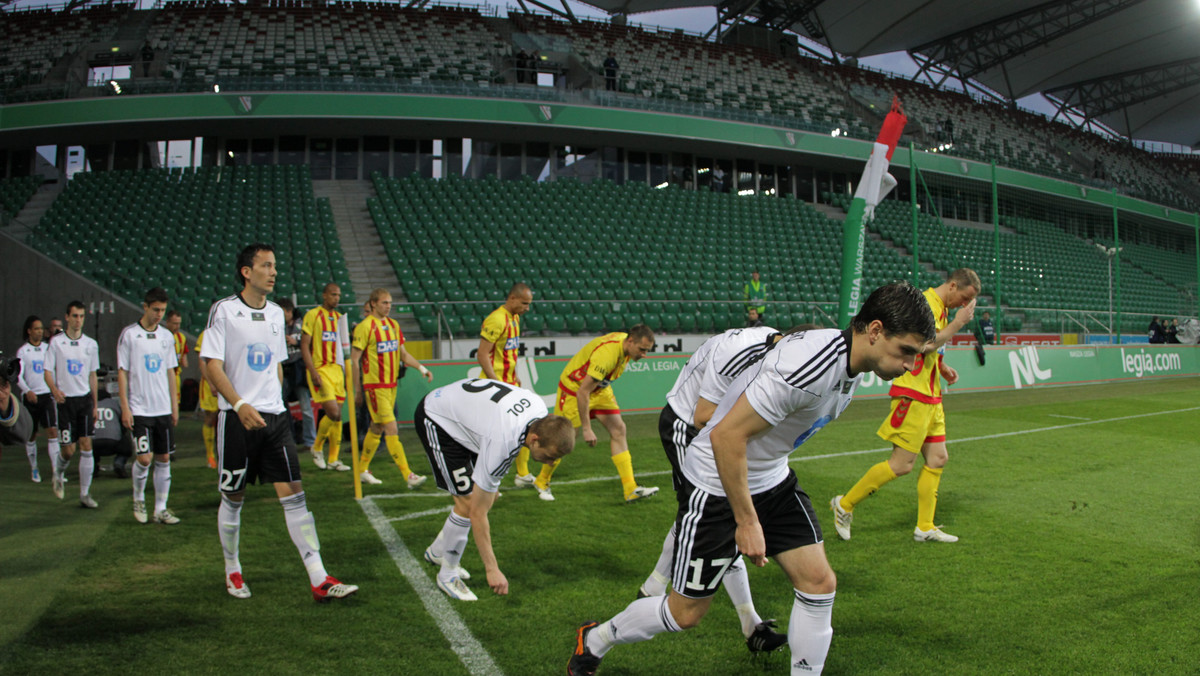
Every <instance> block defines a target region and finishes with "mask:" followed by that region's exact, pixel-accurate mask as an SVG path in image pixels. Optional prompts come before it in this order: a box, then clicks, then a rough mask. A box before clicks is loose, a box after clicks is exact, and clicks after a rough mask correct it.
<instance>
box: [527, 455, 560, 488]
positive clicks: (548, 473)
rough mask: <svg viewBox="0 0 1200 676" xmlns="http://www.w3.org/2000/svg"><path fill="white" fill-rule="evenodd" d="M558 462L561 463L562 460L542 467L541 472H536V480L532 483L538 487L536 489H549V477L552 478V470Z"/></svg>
mask: <svg viewBox="0 0 1200 676" xmlns="http://www.w3.org/2000/svg"><path fill="white" fill-rule="evenodd" d="M560 462H562V458H559V459H558V460H555V461H554V462H550V463H546V464H545V465H542V471H540V472H538V475H537V479H536V480H535V481H534V483H536V484H537V485H538V488H541V489H542V490H546V489H547V488H550V477H552V476H554V470H555V469H556V468H557V467H558V463H560Z"/></svg>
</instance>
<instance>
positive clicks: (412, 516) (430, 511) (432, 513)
mask: <svg viewBox="0 0 1200 676" xmlns="http://www.w3.org/2000/svg"><path fill="white" fill-rule="evenodd" d="M451 509H454V505H446V506H445V507H439V508H437V509H427V510H425V511H423V512H413V513H412V514H405V515H404V516H393V517H392V518H390V519H387V522H388V523H393V522H396V521H411V520H413V519H420V518H421V517H425V516H436V515H438V514H445V513H446V512H449V511H450V510H451Z"/></svg>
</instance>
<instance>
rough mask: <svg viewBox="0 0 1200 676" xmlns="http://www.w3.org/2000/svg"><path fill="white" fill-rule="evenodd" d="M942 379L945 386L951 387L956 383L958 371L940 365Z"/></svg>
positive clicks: (948, 366) (951, 367)
mask: <svg viewBox="0 0 1200 676" xmlns="http://www.w3.org/2000/svg"><path fill="white" fill-rule="evenodd" d="M942 377H943V378H945V379H946V384H947V385H953V384H954V383H957V382H958V371H955V370H954V367H953V366H950V365H949V364H942Z"/></svg>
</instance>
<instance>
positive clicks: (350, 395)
mask: <svg viewBox="0 0 1200 676" xmlns="http://www.w3.org/2000/svg"><path fill="white" fill-rule="evenodd" d="M338 342H339V343H341V351H340V352H339V355H340V356H341V358H342V363H343V365H344V366H345V368H346V408H347V409H348V410H347V413H349V414H350V465H351V466H352V467H353V468H354V499H355V500H362V478H361V477H360V476H359V475H360V474H361V472H359V470H358V464H359V458H358V421H357V420H356V414H357V412H358V407H357V406H356V405H355V404H354V369H353V368H351V366H352V364H351V361H350V318H349V317H347V316H346V315H345V314H343V315H342V317H341V319H339V320H338Z"/></svg>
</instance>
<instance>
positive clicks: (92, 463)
mask: <svg viewBox="0 0 1200 676" xmlns="http://www.w3.org/2000/svg"><path fill="white" fill-rule="evenodd" d="M95 470H96V458H95V457H94V456H93V455H92V452H91V451H80V452H79V496H80V497H83V496H85V495H87V494H88V491H90V490H92V473H93V472H94V471H95Z"/></svg>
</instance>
